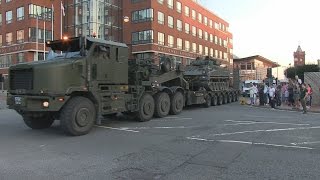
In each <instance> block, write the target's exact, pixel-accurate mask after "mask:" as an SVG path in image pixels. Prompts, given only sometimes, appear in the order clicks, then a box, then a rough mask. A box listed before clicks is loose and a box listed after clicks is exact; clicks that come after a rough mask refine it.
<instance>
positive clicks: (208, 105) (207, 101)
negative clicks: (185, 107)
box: [204, 95, 211, 108]
mask: <svg viewBox="0 0 320 180" xmlns="http://www.w3.org/2000/svg"><path fill="white" fill-rule="evenodd" d="M205 101H206V102H205V103H204V107H205V108H209V107H210V106H211V96H210V95H208V96H207V97H206V98H205Z"/></svg>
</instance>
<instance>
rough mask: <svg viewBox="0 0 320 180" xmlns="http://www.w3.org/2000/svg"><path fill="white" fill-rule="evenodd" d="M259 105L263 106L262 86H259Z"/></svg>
mask: <svg viewBox="0 0 320 180" xmlns="http://www.w3.org/2000/svg"><path fill="white" fill-rule="evenodd" d="M259 105H260V106H264V85H263V84H261V85H260V87H259Z"/></svg>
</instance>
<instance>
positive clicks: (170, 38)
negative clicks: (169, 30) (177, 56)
mask: <svg viewBox="0 0 320 180" xmlns="http://www.w3.org/2000/svg"><path fill="white" fill-rule="evenodd" d="M168 46H169V47H173V46H174V38H173V36H170V35H169V36H168Z"/></svg>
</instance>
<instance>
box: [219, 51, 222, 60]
mask: <svg viewBox="0 0 320 180" xmlns="http://www.w3.org/2000/svg"><path fill="white" fill-rule="evenodd" d="M219 58H221V59H222V51H219Z"/></svg>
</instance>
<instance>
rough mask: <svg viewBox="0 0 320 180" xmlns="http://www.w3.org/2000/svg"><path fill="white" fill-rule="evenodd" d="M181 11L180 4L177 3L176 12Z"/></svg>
mask: <svg viewBox="0 0 320 180" xmlns="http://www.w3.org/2000/svg"><path fill="white" fill-rule="evenodd" d="M181 9H182V6H181V2H178V1H177V12H178V13H181Z"/></svg>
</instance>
